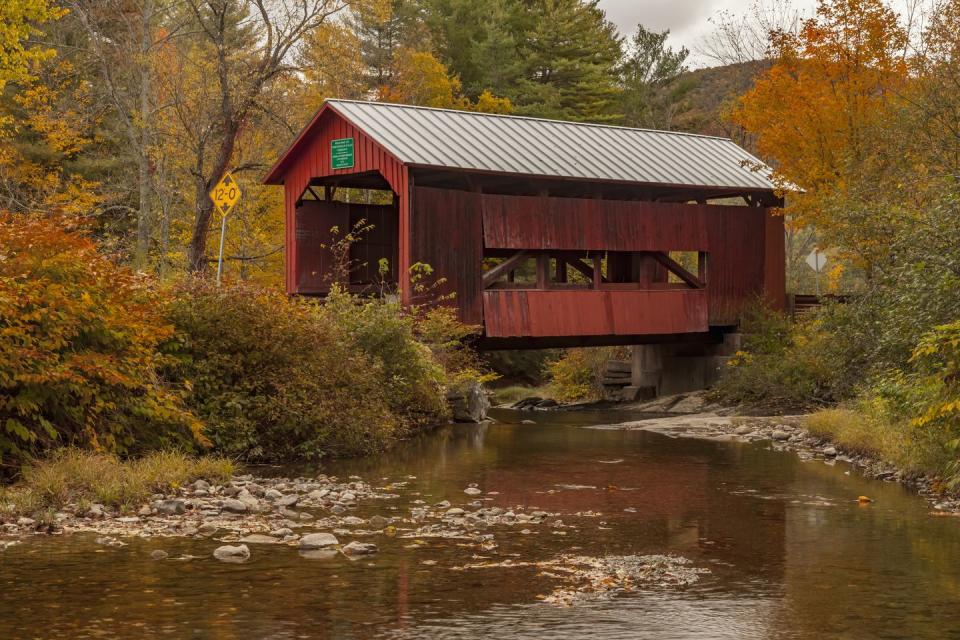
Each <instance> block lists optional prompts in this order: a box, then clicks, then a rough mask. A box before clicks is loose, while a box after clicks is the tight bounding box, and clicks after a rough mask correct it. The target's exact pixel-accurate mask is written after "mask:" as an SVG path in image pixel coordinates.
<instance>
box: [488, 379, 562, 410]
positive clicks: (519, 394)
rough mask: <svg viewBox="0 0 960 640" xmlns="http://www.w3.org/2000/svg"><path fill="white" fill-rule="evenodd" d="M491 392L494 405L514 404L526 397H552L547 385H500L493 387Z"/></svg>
mask: <svg viewBox="0 0 960 640" xmlns="http://www.w3.org/2000/svg"><path fill="white" fill-rule="evenodd" d="M490 392H491V393H492V394H493V397H492V398H491V402H492V403H493V405H494V406H500V405H503V404H513V403H515V402H519V401H520V400H523V399H524V398H531V397H534V396H536V397H539V398H550V397H552V396H551V395H550V392H549V389H548V388H547V387H528V386H526V385H522V384H515V385H510V386H509V387H500V388H494V389H491V390H490Z"/></svg>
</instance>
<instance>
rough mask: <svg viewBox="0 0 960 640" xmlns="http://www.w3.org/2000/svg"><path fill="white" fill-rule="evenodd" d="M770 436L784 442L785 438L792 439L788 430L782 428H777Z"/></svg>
mask: <svg viewBox="0 0 960 640" xmlns="http://www.w3.org/2000/svg"><path fill="white" fill-rule="evenodd" d="M770 437H771V438H773V439H774V440H778V441H780V442H783V441H784V440H788V439H790V434H789V433H787V432H786V431H782V430H780V429H776V430H775V431H774V432H773V435H771V436H770Z"/></svg>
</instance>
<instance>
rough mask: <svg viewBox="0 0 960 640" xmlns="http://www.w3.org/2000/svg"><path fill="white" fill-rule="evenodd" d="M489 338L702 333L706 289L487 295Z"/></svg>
mask: <svg viewBox="0 0 960 640" xmlns="http://www.w3.org/2000/svg"><path fill="white" fill-rule="evenodd" d="M483 307H484V318H485V319H486V329H487V336H488V337H490V338H519V337H546V336H550V337H564V336H640V335H658V334H671V333H702V332H706V331H707V330H708V329H709V327H708V323H707V294H706V291H704V290H702V289H672V290H662V291H656V290H641V291H602V290H601V291H596V290H582V291H561V290H558V291H532V290H514V289H501V290H491V291H484V293H483Z"/></svg>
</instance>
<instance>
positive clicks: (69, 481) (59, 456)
mask: <svg viewBox="0 0 960 640" xmlns="http://www.w3.org/2000/svg"><path fill="white" fill-rule="evenodd" d="M234 470H235V468H234V464H233V462H231V461H230V460H227V459H226V458H219V457H214V456H204V457H193V456H190V455H187V454H185V453H181V452H179V451H158V452H155V453H150V454H147V455H145V456H144V457H142V458H136V459H131V460H121V459H120V458H118V457H117V456H115V455H112V454H108V453H96V452H91V451H83V450H81V449H75V448H67V449H62V450H59V451H57V452H55V453H54V454H53V455H52V456H51V457H50V458H47V459H45V460H38V461H36V462H34V463H32V464H30V465H28V466H27V467H26V468H25V469H24V470H23V476H22V478H21V479H20V481H19V482H17V483H16V484H15V485H13V486H11V487H8V488H3V487H0V514H2V513H3V512H8V513H13V514H20V515H42V514H44V513H51V512H53V511H57V510H59V509H63V508H64V507H65V506H67V505H69V504H78V505H80V506H81V507H83V506H89V505H90V504H93V503H99V504H102V505H104V506H107V507H111V508H115V509H119V510H121V511H129V510H132V509H134V508H136V507H138V506H139V505H142V504H144V503H145V502H147V501H149V499H150V497H151V496H152V495H153V494H155V493H167V492H170V491H172V490H174V489H177V488H178V487H181V486H184V485H187V484H190V483H193V482H196V481H197V480H201V479H202V480H207V481H209V482H212V483H224V482H226V481H227V480H229V479H230V477H231V476H232V475H233V472H234Z"/></svg>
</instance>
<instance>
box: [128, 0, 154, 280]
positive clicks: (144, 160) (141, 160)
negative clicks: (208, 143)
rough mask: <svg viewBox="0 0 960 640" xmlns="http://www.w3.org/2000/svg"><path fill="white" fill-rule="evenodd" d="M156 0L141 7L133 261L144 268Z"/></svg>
mask: <svg viewBox="0 0 960 640" xmlns="http://www.w3.org/2000/svg"><path fill="white" fill-rule="evenodd" d="M154 9H155V7H154V2H153V0H144V1H143V4H142V5H141V10H140V56H139V57H140V59H139V61H138V67H139V72H140V73H139V75H140V78H139V80H140V87H139V89H140V96H139V98H140V105H139V107H140V122H139V129H140V130H139V140H134V148H135V149H137V152H138V153H137V155H138V158H137V187H138V190H139V196H140V197H139V213H138V215H137V244H136V247H135V248H134V252H133V265H134V267H135V268H137V269H143V268H145V267H146V266H147V264H148V263H149V261H150V236H151V233H152V232H153V210H152V206H151V205H152V203H151V202H150V191H151V176H150V171H151V166H150V144H151V142H152V140H151V126H152V122H151V121H152V117H153V113H152V111H151V98H152V92H153V82H152V77H151V74H152V70H151V69H150V62H149V54H150V47H151V46H152V44H153V27H152V20H153V14H154Z"/></svg>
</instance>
